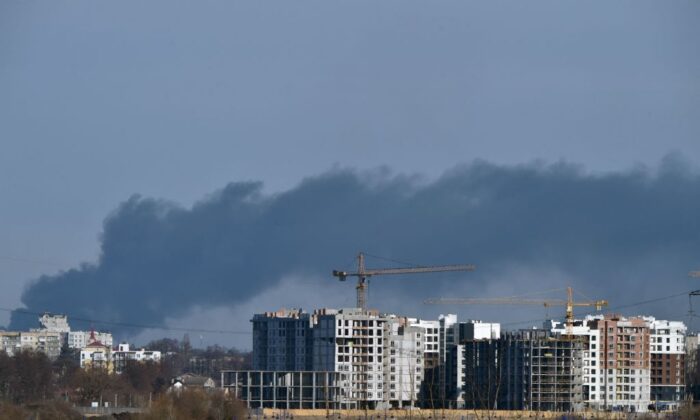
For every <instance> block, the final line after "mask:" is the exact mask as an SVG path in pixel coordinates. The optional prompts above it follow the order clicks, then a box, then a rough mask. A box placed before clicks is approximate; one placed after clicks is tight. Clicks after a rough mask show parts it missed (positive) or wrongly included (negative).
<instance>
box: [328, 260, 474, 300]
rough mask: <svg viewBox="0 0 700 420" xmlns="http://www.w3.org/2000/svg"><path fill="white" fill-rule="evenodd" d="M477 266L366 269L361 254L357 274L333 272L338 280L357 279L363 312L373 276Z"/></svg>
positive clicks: (471, 268)
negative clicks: (369, 283)
mask: <svg viewBox="0 0 700 420" xmlns="http://www.w3.org/2000/svg"><path fill="white" fill-rule="evenodd" d="M475 269H476V266H475V265H473V264H457V265H435V266H425V267H401V268H366V267H365V254H364V253H362V252H360V253H359V254H358V255H357V272H354V273H349V272H347V271H340V270H333V276H334V277H338V280H340V281H345V280H347V278H348V277H357V286H356V287H355V288H356V289H357V307H358V308H362V310H365V309H367V298H366V293H367V279H368V278H369V277H372V276H385V275H399V274H418V273H438V272H446V271H474V270H475Z"/></svg>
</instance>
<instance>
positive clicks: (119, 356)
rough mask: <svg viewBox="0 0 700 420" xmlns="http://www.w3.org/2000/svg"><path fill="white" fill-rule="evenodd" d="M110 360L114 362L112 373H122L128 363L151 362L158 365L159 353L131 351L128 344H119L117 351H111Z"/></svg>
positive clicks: (142, 350)
mask: <svg viewBox="0 0 700 420" xmlns="http://www.w3.org/2000/svg"><path fill="white" fill-rule="evenodd" d="M112 360H113V362H114V371H115V372H116V373H122V372H123V371H124V368H125V367H126V365H127V363H129V362H141V363H145V362H153V363H160V360H161V353H160V352H159V351H154V350H146V349H140V350H131V349H130V348H129V344H127V343H121V344H119V346H118V347H117V350H114V351H112Z"/></svg>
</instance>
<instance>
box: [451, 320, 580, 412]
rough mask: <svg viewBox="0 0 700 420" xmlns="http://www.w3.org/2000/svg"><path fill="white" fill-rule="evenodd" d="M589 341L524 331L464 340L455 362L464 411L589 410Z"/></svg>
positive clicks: (535, 331)
mask: <svg viewBox="0 0 700 420" xmlns="http://www.w3.org/2000/svg"><path fill="white" fill-rule="evenodd" d="M585 347H586V346H585V338H583V337H575V336H562V335H561V334H558V333H553V332H550V331H545V330H521V331H517V332H510V333H506V334H504V335H503V336H501V338H498V339H492V338H482V339H470V340H464V341H463V342H462V343H461V344H459V345H458V346H457V347H456V348H455V349H454V350H453V354H454V355H455V357H453V358H452V359H453V360H455V361H456V362H457V363H459V364H460V365H461V366H460V368H458V369H457V372H461V374H460V375H459V376H458V377H457V378H458V381H459V385H458V387H457V392H458V393H457V395H455V396H454V398H455V401H456V403H457V406H458V407H459V408H472V409H501V410H534V411H544V410H549V411H579V410H581V409H582V408H583V375H582V371H583V351H584V349H585Z"/></svg>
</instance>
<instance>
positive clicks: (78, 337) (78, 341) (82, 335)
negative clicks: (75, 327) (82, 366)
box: [67, 331, 114, 349]
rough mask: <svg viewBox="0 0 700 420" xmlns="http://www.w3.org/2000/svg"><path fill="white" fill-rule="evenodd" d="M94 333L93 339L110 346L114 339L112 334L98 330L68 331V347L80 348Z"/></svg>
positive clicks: (88, 341)
mask: <svg viewBox="0 0 700 420" xmlns="http://www.w3.org/2000/svg"><path fill="white" fill-rule="evenodd" d="M91 334H94V336H95V339H97V340H98V341H100V342H101V343H102V344H104V345H105V346H109V347H112V345H113V344H114V340H113V338H112V334H111V333H108V332H98V331H70V332H69V333H68V343H67V344H68V348H69V349H82V348H83V347H85V346H87V345H88V343H90V336H91Z"/></svg>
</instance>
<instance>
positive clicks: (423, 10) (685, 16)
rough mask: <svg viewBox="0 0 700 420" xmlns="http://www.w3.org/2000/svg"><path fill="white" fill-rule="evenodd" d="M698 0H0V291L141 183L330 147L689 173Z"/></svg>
mask: <svg viewBox="0 0 700 420" xmlns="http://www.w3.org/2000/svg"><path fill="white" fill-rule="evenodd" d="M699 19H700V3H698V2H695V1H685V2H684V1H674V2H646V1H616V2H608V1H590V2H563V1H542V2H535V1H531V2H520V1H513V2H499V1H483V2H476V1H471V2H470V1H454V2H450V1H444V2H424V1H405V0H402V1H384V2H377V1H367V2H361V1H352V2H349V1H348V2H328V1H317V2H314V1H309V2H282V1H280V2H256V1H250V2H231V1H222V2H206V1H198V2H172V1H151V2H137V1H131V2H130V1H120V2H93V1H71V2H61V1H51V2H31V1H4V2H2V3H0V146H1V147H0V220H1V222H0V285H1V287H2V293H0V306H1V307H2V308H15V307H19V306H22V303H21V295H22V291H23V288H24V287H26V285H27V284H29V283H30V282H32V281H33V280H36V279H37V278H38V277H39V276H40V275H42V274H55V273H57V272H59V271H60V270H67V269H69V268H73V267H77V266H78V265H79V264H80V263H83V262H97V259H98V256H99V255H100V254H101V252H103V250H101V248H100V237H101V234H102V231H103V222H104V220H105V218H106V217H107V216H108V215H110V214H114V213H113V212H114V211H115V210H116V209H117V208H118V206H119V205H120V203H123V202H125V201H126V200H128V199H129V197H130V196H131V195H132V194H134V193H138V194H141V195H142V196H143V197H147V198H159V199H166V200H169V201H171V202H174V203H177V204H179V205H180V206H182V207H183V208H189V206H191V205H193V204H194V203H195V202H199V201H201V200H207V199H208V198H209V197H211V196H212V194H214V195H216V192H217V191H220V190H222V189H223V188H225V187H226V185H228V184H229V183H230V182H240V181H261V182H262V183H263V186H262V187H261V189H260V193H262V194H264V195H266V194H267V195H268V197H269V194H272V193H279V192H285V191H290V189H294V188H296V187H297V186H298V185H299V183H300V182H301V181H302V180H303V179H304V178H306V177H309V176H316V177H318V176H321V177H325V176H330V178H333V176H331V175H332V174H334V173H336V172H334V171H337V170H338V168H340V169H352V170H356V171H357V172H355V173H356V174H359V175H358V177H359V178H361V179H364V180H365V181H367V182H379V181H377V179H384V180H386V174H384V175H382V171H383V170H388V171H390V173H391V174H402V175H404V176H406V177H408V178H411V179H413V181H411V182H413V183H414V184H411V185H412V187H410V188H414V190H412V191H414V192H415V191H420V188H423V187H425V186H426V185H428V187H426V188H427V191H431V186H432V187H435V188H437V187H439V186H440V185H441V184H440V183H439V181H438V180H439V179H442V178H441V177H443V174H445V173H446V172H449V171H451V170H453V169H454V168H455V167H456V166H457V165H461V164H467V165H469V164H470V163H471V162H473V161H474V160H475V159H484V160H486V161H488V162H491V163H492V164H494V165H500V166H497V167H498V168H500V169H499V170H503V171H504V173H505V174H512V171H513V170H514V169H513V168H515V167H516V166H514V165H520V164H530V163H532V162H533V161H535V160H542V161H544V162H550V163H551V162H557V161H559V160H566V161H568V162H571V163H573V164H575V165H580V170H581V171H582V172H581V173H580V174H579V175H577V176H580V177H583V179H586V177H587V176H589V175H591V174H593V175H595V176H597V175H600V174H608V173H618V174H619V173H622V174H629V173H631V172H634V171H635V170H636V169H635V168H638V167H639V165H647V166H648V167H649V168H650V173H649V174H647V175H646V176H647V178H644V177H642V181H641V182H656V181H655V180H656V178H655V175H654V174H653V173H654V171H656V168H657V167H658V166H659V165H661V161H662V160H663V159H664V156H666V155H667V154H668V153H669V152H673V153H676V154H675V155H674V156H675V157H676V158H678V157H680V158H679V159H680V160H683V161H685V163H684V165H685V166H684V169H683V170H684V171H685V172H684V173H685V175H683V176H682V177H681V178H682V179H685V180H687V181H688V185H695V184H693V182H694V181H695V178H693V177H694V176H695V175H693V174H692V173H693V171H694V168H695V166H696V165H697V164H698V156H699V154H700V48H698V41H697V40H698V39H700V25H698V22H699ZM674 159H675V158H674ZM674 159H670V161H674V162H675V160H674ZM668 165H673V163H671V164H667V168H668ZM380 167H383V168H386V169H383V170H378V169H377V168H380ZM581 168H582V169H581ZM329 171H330V172H329ZM322 174H325V175H322ZM329 174H331V175H329ZM414 176H418V178H417V179H414V178H412V177H414ZM376 177H379V178H376ZM645 180H646V181H645ZM650 180H651V181H650ZM574 185H575V183H574ZM660 185H664V184H663V182H661V183H660ZM421 186H422V187H421ZM692 193H694V191H686V192H684V193H680V195H679V196H678V197H677V198H678V199H683V198H684V197H686V196H685V195H684V194H692ZM649 198H650V200H651V201H652V202H653V200H654V196H653V195H652V196H650V197H649ZM533 199H534V198H533ZM310 202H313V201H310ZM572 211H573V210H572ZM652 222H653V221H652ZM689 229H690V228H689ZM680 230H682V227H681V229H680ZM183 240H185V241H188V239H183ZM370 245H372V246H370ZM357 246H358V247H359V246H364V245H363V244H361V243H358V244H357ZM366 247H367V249H370V248H371V249H386V248H387V246H385V245H384V244H380V245H379V246H377V244H367V245H366ZM493 252H498V251H497V250H494V251H493ZM390 253H392V256H393V257H397V258H398V257H400V256H399V255H393V251H391V252H390ZM408 257H409V258H414V259H415V258H416V256H415V255H409V256H408ZM267 258H277V256H276V255H268V256H267ZM281 258H282V259H283V260H284V256H282V257H281ZM494 258H495V257H494ZM416 262H418V263H431V261H416ZM439 262H446V263H448V262H452V261H439ZM469 262H475V263H477V264H478V263H479V261H469ZM686 262H687V261H686V260H684V263H686ZM334 263H335V261H329V262H328V268H333V264H334ZM525 265H527V264H525ZM698 265H700V255H699V257H698ZM688 268H689V269H690V268H693V267H688ZM529 269H533V267H529ZM620 270H621V271H624V270H625V268H624V267H622V268H620ZM283 271H284V270H283V269H282V268H281V269H280V272H283ZM292 274H293V273H290V274H289V276H286V277H284V279H283V280H281V279H278V278H275V279H273V280H274V281H282V283H281V284H283V285H284V284H289V282H291V281H292V280H290V279H291V278H293V276H292ZM275 275H277V276H279V275H280V274H279V273H275ZM549 275H551V276H553V277H556V275H555V274H553V273H552V272H549ZM273 280H271V281H273ZM285 282H286V283H285ZM280 287H281V286H280ZM89 289H90V291H91V293H92V294H93V295H94V297H92V299H96V300H99V299H100V293H101V285H100V284H99V281H95V283H93V284H91V287H89ZM279 290H282V289H277V291H276V292H274V290H273V291H270V292H268V293H273V292H274V293H277V294H278V295H277V296H278V297H277V298H274V296H272V295H270V297H269V299H266V298H265V297H264V295H251V298H250V299H249V300H246V303H245V305H247V306H246V307H245V308H246V310H247V311H253V310H262V309H274V307H276V306H278V305H279V303H280V301H282V300H283V299H282V298H281V296H284V294H282V295H280V294H279V293H280V292H279ZM251 299H252V300H251ZM256 299H257V301H256ZM254 301H255V302H259V303H258V304H257V306H256V305H254V304H253V303H251V302H254ZM197 304H198V305H203V304H204V302H197ZM185 305H186V303H185ZM241 305H243V303H240V304H239V306H238V307H236V308H237V309H236V308H234V309H235V310H239V311H240V310H242V309H241V308H243V306H241ZM263 306H264V308H263ZM269 306H272V308H270V307H269ZM222 308H228V307H225V306H224V307H222ZM228 309H231V308H228ZM66 310H67V311H70V310H71V309H70V308H68V309H66ZM218 310H220V311H221V310H224V309H218ZM173 316H174V314H173ZM178 316H182V314H179V315H178ZM188 316H190V318H191V319H190V320H189V321H188V320H187V319H180V322H190V321H192V320H199V321H198V322H199V323H201V322H205V321H202V319H206V318H207V316H208V315H206V314H204V315H202V314H199V315H197V314H190V315H188ZM197 317H199V318H197ZM7 322H9V314H8V313H6V312H3V313H0V325H3V324H6V323H7ZM171 322H175V323H176V322H178V321H177V318H176V319H175V321H171ZM192 322H194V321H192ZM195 323H197V322H195ZM241 325H243V327H246V325H245V324H241Z"/></svg>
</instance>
